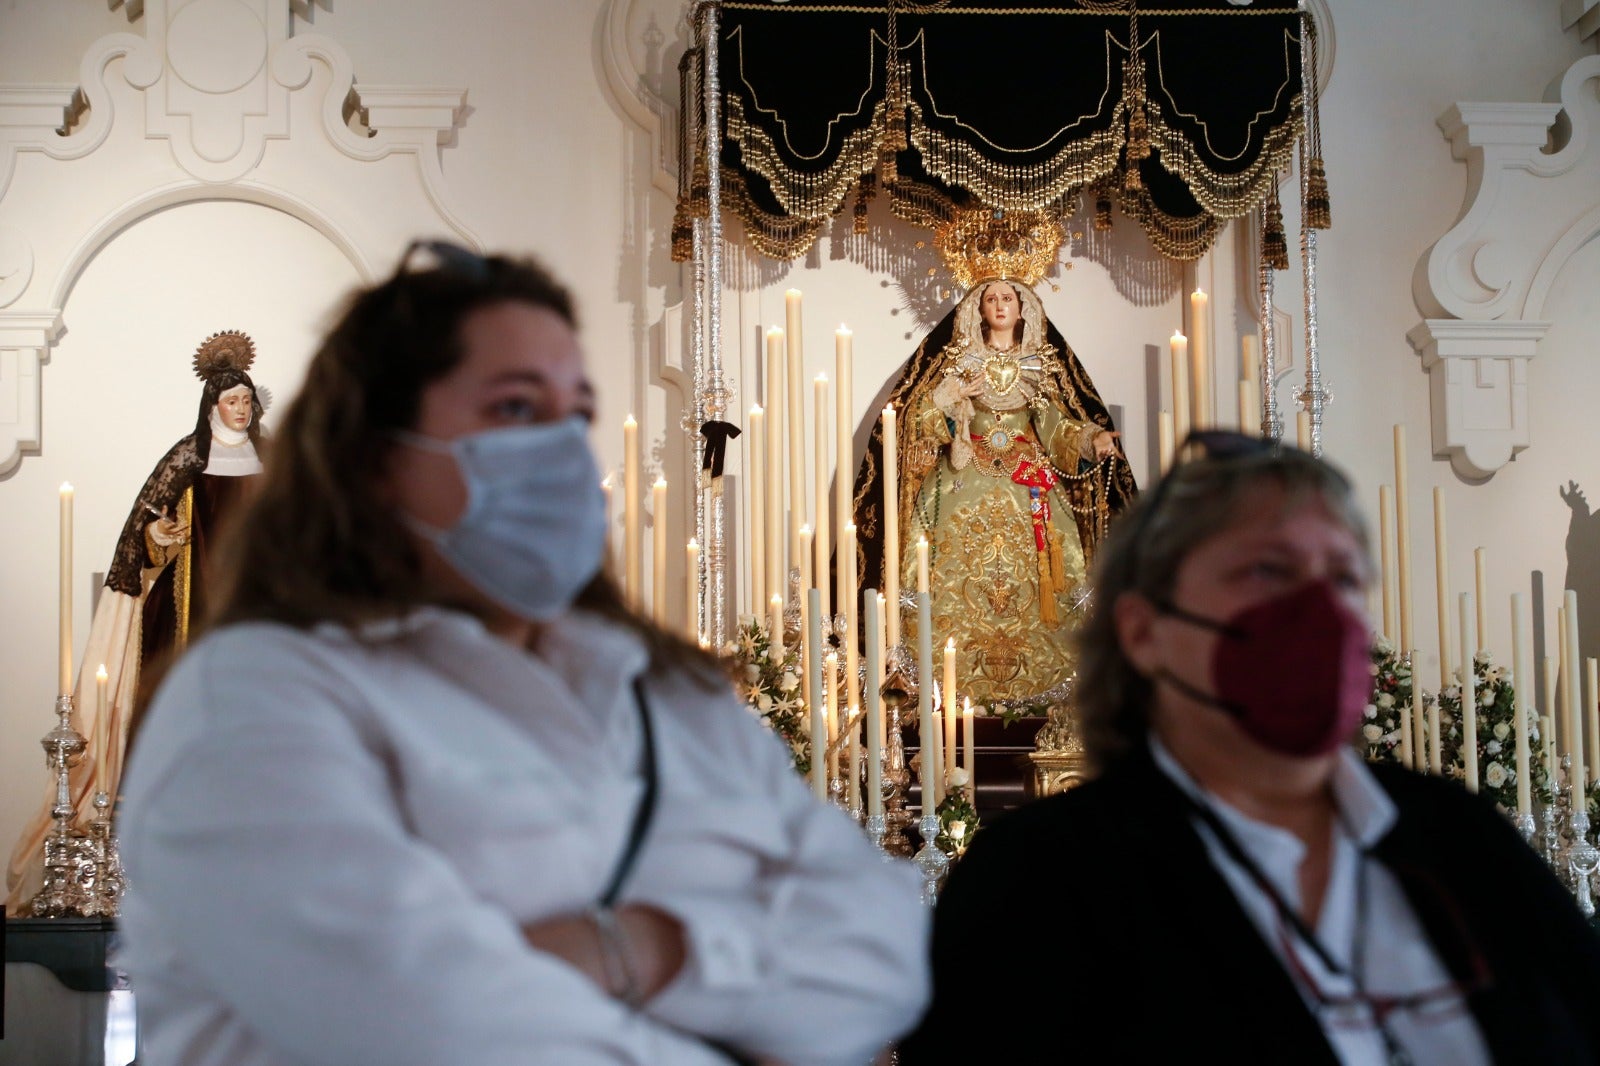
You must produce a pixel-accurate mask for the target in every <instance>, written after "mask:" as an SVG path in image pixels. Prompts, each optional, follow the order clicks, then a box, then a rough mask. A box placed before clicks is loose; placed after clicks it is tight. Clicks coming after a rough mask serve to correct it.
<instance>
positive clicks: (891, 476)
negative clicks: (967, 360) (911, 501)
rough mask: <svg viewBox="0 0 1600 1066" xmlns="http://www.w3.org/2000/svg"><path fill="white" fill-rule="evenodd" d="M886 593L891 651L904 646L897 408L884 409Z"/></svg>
mask: <svg viewBox="0 0 1600 1066" xmlns="http://www.w3.org/2000/svg"><path fill="white" fill-rule="evenodd" d="M883 591H884V598H885V601H886V602H885V604H884V606H885V614H884V619H883V621H884V631H885V633H886V634H887V637H888V641H889V647H891V648H897V647H899V646H900V449H899V446H898V444H897V443H896V441H895V425H894V405H893V404H890V405H887V406H885V407H884V409H883Z"/></svg>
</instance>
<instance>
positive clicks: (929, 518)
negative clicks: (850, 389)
mask: <svg viewBox="0 0 1600 1066" xmlns="http://www.w3.org/2000/svg"><path fill="white" fill-rule="evenodd" d="M891 403H892V404H893V405H894V407H895V408H896V410H897V412H898V413H899V414H898V417H899V418H900V420H901V424H902V425H903V426H904V429H903V430H902V431H901V436H900V447H899V455H898V456H897V457H896V459H897V461H898V477H899V486H900V493H899V495H900V499H899V509H900V510H899V528H900V535H901V536H900V539H901V543H900V560H901V575H900V586H901V588H902V589H907V590H914V589H916V587H917V565H918V563H917V551H916V545H917V542H918V541H919V540H920V539H922V538H926V539H927V542H928V555H929V594H930V599H931V600H932V622H933V643H934V645H935V647H936V648H937V647H939V646H940V645H943V644H944V643H945V641H946V640H947V639H949V638H952V637H953V638H954V639H955V647H956V654H957V656H958V658H957V674H958V676H959V677H960V678H961V689H962V693H963V695H970V697H971V699H972V702H973V703H974V704H985V705H990V706H993V705H1001V706H1002V707H1005V706H1009V707H1011V708H1012V709H1017V710H1026V709H1034V710H1041V709H1043V708H1045V707H1048V706H1049V705H1052V704H1057V703H1060V702H1062V701H1063V700H1064V699H1065V698H1066V696H1067V694H1068V689H1069V685H1070V681H1071V679H1072V676H1073V673H1074V666H1075V663H1074V659H1073V651H1072V635H1073V630H1074V628H1075V627H1076V625H1077V623H1078V620H1079V618H1080V617H1081V614H1082V611H1083V607H1084V604H1085V598H1086V595H1087V592H1086V590H1087V585H1086V576H1087V569H1088V566H1089V563H1090V561H1091V559H1092V558H1093V555H1094V550H1095V547H1096V546H1097V545H1098V543H1099V542H1100V540H1101V538H1102V537H1103V536H1104V535H1105V532H1106V527H1107V524H1108V522H1109V520H1110V518H1111V517H1112V515H1114V514H1115V513H1116V512H1117V511H1119V510H1120V509H1121V508H1122V507H1123V506H1125V505H1126V503H1127V502H1128V501H1129V500H1131V499H1132V496H1133V494H1134V492H1135V491H1136V489H1135V485H1134V481H1133V475H1132V471H1131V470H1130V469H1129V467H1128V464H1127V461H1126V460H1125V459H1124V458H1123V456H1122V453H1121V451H1120V449H1119V447H1118V444H1117V431H1116V428H1115V426H1113V425H1112V422H1111V418H1110V415H1109V413H1108V412H1107V410H1106V407H1105V404H1104V403H1102V402H1101V400H1100V397H1099V395H1098V394H1097V393H1096V392H1095V389H1094V385H1093V384H1092V383H1091V382H1090V380H1089V376H1088V374H1087V373H1085V372H1084V369H1083V367H1082V365H1081V364H1080V363H1079V362H1078V359H1077V357H1076V356H1075V355H1074V354H1073V352H1072V349H1071V348H1069V347H1068V346H1067V343H1066V341H1065V340H1064V339H1063V338H1062V336H1061V334H1060V333H1059V332H1057V331H1056V330H1055V329H1054V328H1053V327H1052V326H1051V325H1050V323H1049V321H1048V319H1047V318H1046V316H1045V312H1044V307H1043V306H1042V305H1041V304H1040V302H1039V298H1038V296H1037V294H1035V292H1034V291H1033V289H1032V288H1031V287H1029V286H1028V285H1026V284H1023V283H1022V282H1021V281H1020V280H1016V279H1013V278H1004V277H990V278H985V279H983V280H980V281H979V282H977V283H976V284H975V285H973V286H972V287H971V289H970V290H969V291H968V292H967V295H966V296H965V298H963V299H962V301H961V302H960V304H959V305H958V306H957V307H956V309H955V310H954V311H953V312H951V313H950V314H949V315H948V316H946V318H945V319H944V321H942V322H941V323H940V324H939V325H938V326H936V327H935V328H934V329H933V331H932V332H931V333H930V334H929V335H928V337H927V338H926V339H925V340H924V341H923V343H922V344H921V345H920V346H919V347H918V348H917V350H916V352H915V353H914V354H913V355H912V357H911V358H910V360H909V361H908V362H907V363H906V365H905V368H904V370H903V372H902V375H901V378H900V380H899V382H898V384H897V385H896V386H895V388H894V390H893V392H892V393H891ZM883 461H884V457H883V455H882V440H881V432H880V433H878V434H875V436H874V438H873V441H872V444H871V446H870V447H869V449H868V462H867V464H866V466H865V467H864V468H863V472H862V475H861V476H860V477H858V479H857V488H858V493H857V515H858V517H857V522H858V525H861V526H862V528H868V527H870V528H871V529H872V530H873V531H874V532H875V533H877V542H876V543H874V544H873V545H872V546H871V550H870V551H869V553H868V554H869V559H868V569H869V573H868V574H866V575H863V576H864V578H865V579H866V580H870V579H871V577H872V576H873V575H872V574H871V573H870V569H871V567H872V566H874V565H875V566H877V567H878V568H879V573H881V566H882V559H883V556H882V548H881V536H882V534H881V528H880V524H879V522H878V518H879V517H880V516H879V515H877V514H876V507H877V506H878V505H877V504H876V503H875V501H876V500H877V499H880V498H881V488H879V486H880V485H881V469H880V466H881V463H882V462H883ZM875 493H876V495H875ZM905 619H906V620H905V623H904V625H903V632H904V633H905V634H906V638H905V639H906V643H907V644H909V645H911V646H915V638H916V627H917V622H916V617H915V614H914V613H913V612H909V611H908V612H906V614H905Z"/></svg>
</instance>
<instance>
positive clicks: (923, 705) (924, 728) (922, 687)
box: [917, 592, 939, 816]
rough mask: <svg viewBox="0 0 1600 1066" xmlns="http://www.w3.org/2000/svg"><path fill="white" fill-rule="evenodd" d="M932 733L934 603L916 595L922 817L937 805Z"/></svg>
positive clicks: (924, 595) (918, 740) (918, 737)
mask: <svg viewBox="0 0 1600 1066" xmlns="http://www.w3.org/2000/svg"><path fill="white" fill-rule="evenodd" d="M935 747H936V745H935V741H934V733H933V603H932V601H931V600H930V599H929V598H928V594H927V593H926V592H919V593H917V753H918V755H919V756H920V757H921V768H920V770H919V772H918V775H917V779H918V782H919V783H920V784H921V785H922V813H923V815H924V816H926V815H930V814H932V813H933V812H934V808H935V807H937V806H938V804H939V801H938V799H937V795H938V785H937V784H936V781H937V780H938V764H937V763H936V762H934V759H935V757H936V756H937V754H938V753H937V752H936V751H935Z"/></svg>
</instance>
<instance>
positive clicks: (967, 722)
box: [961, 696, 978, 807]
mask: <svg viewBox="0 0 1600 1066" xmlns="http://www.w3.org/2000/svg"><path fill="white" fill-rule="evenodd" d="M961 741H962V744H963V745H964V747H963V748H962V751H961V768H962V769H964V770H966V772H967V798H968V799H970V800H971V801H972V804H973V806H974V807H976V806H977V804H978V766H977V763H976V762H974V761H973V750H974V742H973V738H972V697H971V696H968V697H966V698H965V699H963V700H962V701H961Z"/></svg>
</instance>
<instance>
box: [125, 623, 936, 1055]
mask: <svg viewBox="0 0 1600 1066" xmlns="http://www.w3.org/2000/svg"><path fill="white" fill-rule="evenodd" d="M645 666H646V653H645V650H644V648H643V646H642V645H641V644H640V643H639V641H638V640H637V638H636V637H635V636H634V635H633V634H631V633H629V632H627V631H625V630H623V629H621V628H619V627H616V626H614V625H611V624H609V623H606V622H603V621H601V620H599V619H597V618H595V617H593V616H589V615H582V614H571V615H568V616H567V617H565V618H563V619H561V620H560V621H558V622H556V623H554V624H553V625H552V626H551V627H550V629H549V630H548V631H547V633H546V634H545V636H544V637H543V640H542V643H541V646H540V649H539V654H538V655H533V654H529V653H527V652H525V651H522V650H520V649H518V648H515V647H512V646H511V645H509V644H507V643H506V642H504V641H502V640H500V639H499V638H497V637H495V636H493V635H492V634H489V633H488V632H486V631H485V630H484V629H483V627H482V626H481V624H479V623H478V622H477V621H476V620H475V619H472V618H470V617H468V616H465V615H462V614H457V613H453V612H447V611H442V610H425V611H419V612H417V613H416V614H414V615H412V616H410V617H409V618H407V619H406V620H405V621H404V622H402V623H399V624H395V625H391V626H385V627H369V628H368V629H366V630H363V631H362V632H361V633H360V634H359V635H358V634H353V633H351V632H349V631H347V630H345V629H342V628H338V627H333V626H323V627H319V628H318V629H316V630H314V631H311V632H306V631H301V630H296V629H292V628H289V627H285V626H279V625H271V624H251V625H242V626H233V627H229V628H227V629H224V630H221V631H218V632H216V633H214V634H212V635H211V636H209V637H207V638H206V639H204V640H202V641H201V642H199V643H198V644H197V645H195V646H194V647H193V649H192V650H191V651H190V652H189V653H188V654H187V655H186V656H185V657H184V658H183V660H182V661H181V662H180V663H179V665H178V666H177V668H176V669H175V670H174V671H173V672H172V674H171V675H170V676H169V677H168V679H167V681H166V683H165V685H164V686H163V688H162V690H161V692H160V694H159V697H158V699H157V700H156V703H155V706H154V707H153V708H152V709H151V712H150V715H149V717H148V720H147V721H146V722H145V724H144V726H143V728H142V731H141V733H140V736H139V738H138V742H137V745H136V749H135V752H134V755H133V759H132V765H131V768H130V770H129V774H128V778H127V784H126V789H125V796H124V802H123V807H122V813H121V815H120V821H119V826H120V831H121V838H122V848H123V856H124V861H125V864H126V866H127V869H128V874H129V879H128V883H129V888H128V894H127V897H126V899H125V902H124V911H123V919H122V930H123V933H124V940H125V950H124V956H123V958H122V960H121V961H122V962H123V964H124V965H125V966H126V968H127V969H128V970H129V971H130V973H131V975H132V979H133V987H134V989H135V993H136V995H137V997H138V1003H139V1011H140V1018H141V1025H142V1026H143V1027H144V1043H145V1049H146V1051H147V1053H148V1060H149V1061H150V1062H152V1063H163V1064H166V1063H172V1064H181V1066H203V1064H204V1066H209V1064H218V1066H221V1064H228V1066H269V1064H272V1066H277V1064H288V1063H329V1064H338V1066H347V1064H351V1063H364V1062H372V1063H379V1062H381V1063H384V1064H385V1066H404V1064H411V1063H415V1064H419V1066H420V1064H430V1066H431V1064H439V1063H453V1062H462V1063H467V1062H471V1063H495V1064H497V1066H498V1064H512V1063H526V1064H541V1063H551V1064H560V1066H586V1064H590V1063H595V1064H598V1063H659V1064H679V1063H682V1064H700V1063H707V1064H709V1063H725V1062H726V1059H725V1058H723V1057H722V1056H721V1055H719V1054H718V1053H716V1052H713V1051H711V1050H709V1049H708V1048H707V1047H706V1046H705V1045H704V1044H703V1043H701V1042H700V1041H699V1040H696V1039H694V1038H692V1037H691V1036H689V1035H686V1034H695V1035H699V1036H705V1037H709V1038H712V1039H715V1040H718V1041H720V1042H724V1043H727V1044H729V1045H731V1046H733V1047H737V1048H738V1049H740V1050H741V1051H742V1052H744V1053H747V1054H750V1055H752V1056H756V1057H765V1058H770V1059H776V1060H778V1061H781V1062H784V1063H789V1064H793V1066H807V1064H813V1063H815V1064H831V1063H838V1064H849V1066H856V1064H861V1063H865V1062H866V1061H868V1060H869V1059H870V1058H871V1057H872V1056H873V1055H874V1054H875V1053H876V1052H877V1051H878V1050H879V1049H880V1048H881V1047H882V1046H884V1045H885V1044H886V1043H887V1042H888V1041H890V1040H892V1039H893V1038H894V1037H896V1036H897V1035H899V1034H900V1033H901V1032H903V1031H904V1030H906V1029H908V1028H909V1027H910V1026H911V1025H912V1024H913V1023H914V1022H915V1021H916V1019H917V1017H918V1015H919V1013H920V1011H921V1010H922V1008H923V1006H924V1005H925V1004H926V1002H927V998H928V995H929V979H928V974H927V972H926V969H927V957H928V954H927V947H928V945H927V939H928V914H927V912H926V909H925V908H923V907H922V906H921V905H920V904H919V903H918V890H919V883H918V879H917V877H916V874H915V871H914V869H913V868H912V867H911V866H910V865H909V864H906V863H903V862H889V861H885V860H883V859H882V858H881V857H880V856H879V855H878V854H877V853H876V852H875V851H874V850H873V849H872V848H871V847H870V845H869V844H868V843H867V841H866V839H865V837H864V836H863V834H862V833H861V832H860V830H858V829H857V828H856V826H855V825H854V824H853V823H851V822H850V820H849V819H848V818H847V817H845V816H844V815H843V814H842V813H840V812H839V811H838V810H837V809H834V808H832V807H829V806H825V805H823V804H820V803H817V802H816V801H815V800H814V799H813V798H812V796H811V794H810V792H809V791H808V790H807V788H806V787H805V785H804V783H803V782H802V781H801V780H800V779H799V777H798V776H797V775H796V774H795V773H794V772H793V770H792V769H791V768H790V765H789V756H788V752H787V750H786V749H785V748H784V746H783V745H782V744H781V743H780V742H779V741H778V740H777V739H776V738H775V737H773V736H772V735H771V734H770V733H769V732H768V731H767V730H766V729H765V728H764V727H763V726H762V725H761V724H760V723H758V722H757V721H756V720H755V719H754V718H753V716H752V715H751V714H750V713H749V712H748V711H747V710H746V709H745V708H743V707H742V706H741V705H740V704H739V703H738V702H737V701H736V700H735V699H734V698H733V697H732V695H731V693H728V692H724V691H722V690H718V691H715V692H707V691H704V690H702V689H699V688H697V687H695V686H694V685H692V684H691V683H690V682H688V681H686V680H684V679H682V678H676V677H668V678H652V679H650V681H649V683H648V685H647V693H648V703H649V706H650V711H651V715H652V723H653V725H654V731H655V737H656V752H657V754H656V758H657V765H658V767H659V778H660V793H659V798H658V802H657V808H656V814H655V818H654V820H653V822H652V825H651V828H650V830H649V833H648V836H647V837H646V840H645V844H644V847H643V850H642V851H641V853H640V856H639V861H638V864H637V866H636V867H635V870H634V872H633V875H632V876H631V878H630V879H629V882H628V884H627V886H626V887H625V889H624V891H623V900H624V901H637V902H647V903H651V904H654V905H656V906H659V907H661V908H662V909H663V910H666V911H667V912H669V913H671V914H673V915H674V916H676V917H677V918H678V919H679V920H681V921H682V923H683V926H684V929H685V934H686V938H687V941H688V948H689V950H688V961H687V962H686V964H685V966H684V968H683V971H682V972H681V973H680V974H679V975H678V976H677V977H676V978H675V979H674V980H673V982H672V983H671V984H670V985H669V986H668V987H667V988H666V989H664V990H663V991H662V992H661V993H660V994H659V995H658V996H656V997H655V998H654V999H653V1000H652V1001H650V1002H649V1003H647V1004H646V1005H645V1007H644V1008H643V1010H642V1011H640V1012H637V1013H636V1012H634V1011H631V1010H630V1009H628V1008H627V1007H626V1006H625V1005H623V1004H621V1003H619V1002H617V1001H615V1000H612V999H610V998H608V997H607V996H606V995H605V994H604V993H603V992H602V991H601V990H600V989H599V988H598V987H596V986H595V985H594V984H593V983H592V982H591V981H590V980H589V979H587V978H586V977H584V976H583V975H582V974H580V973H579V972H578V971H577V970H575V969H574V968H572V967H570V966H569V965H567V964H566V963H565V962H563V961H561V960H560V959H558V958H556V957H554V956H551V955H547V954H543V953H540V952H538V951H535V950H533V949H532V948H530V947H529V946H528V945H527V944H526V942H525V941H524V940H523V937H522V934H521V932H520V927H521V926H523V925H526V924H530V923H535V922H538V921H540V920H541V919H545V918H551V917H556V916H561V915H568V914H571V913H573V912H576V911H581V910H582V909H583V908H585V907H586V906H587V905H589V904H590V903H592V902H594V901H595V899H596V898H597V897H598V895H599V894H600V892H601V891H602V890H603V888H604V885H605V882H606V880H607V878H608V875H609V874H610V873H611V870H612V867H613V864H614V863H615V862H616V859H617V857H618V854H619V852H620V851H621V849H622V847H623V845H624V841H625V839H626V836H627V832H628V827H629V823H630V821H631V819H632V816H633V813H634V810H635V807H636V805H637V803H638V801H639V798H640V795H641V792H642V778H641V776H640V773H639V770H640V761H641V760H640V753H641V738H640V734H639V728H638V715H637V711H636V709H635V704H634V699H633V693H632V688H631V686H632V682H633V679H634V677H635V676H636V675H638V674H640V673H641V672H643V671H644V669H645Z"/></svg>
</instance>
